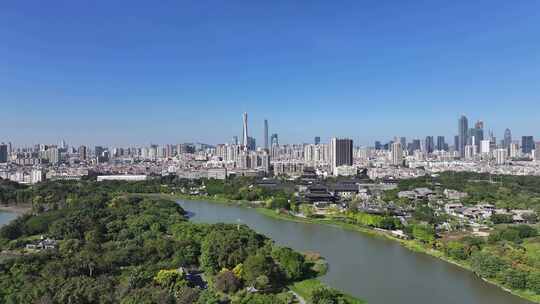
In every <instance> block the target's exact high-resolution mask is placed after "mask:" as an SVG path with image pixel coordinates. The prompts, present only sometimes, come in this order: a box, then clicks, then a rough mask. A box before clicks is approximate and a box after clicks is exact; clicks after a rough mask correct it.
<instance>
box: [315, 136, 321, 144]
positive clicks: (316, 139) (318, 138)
mask: <svg viewBox="0 0 540 304" xmlns="http://www.w3.org/2000/svg"><path fill="white" fill-rule="evenodd" d="M314 142H315V144H316V145H318V144H320V143H321V138H320V137H319V136H315V140H314Z"/></svg>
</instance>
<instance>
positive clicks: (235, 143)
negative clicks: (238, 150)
mask: <svg viewBox="0 0 540 304" xmlns="http://www.w3.org/2000/svg"><path fill="white" fill-rule="evenodd" d="M232 143H233V145H238V136H233V137H232Z"/></svg>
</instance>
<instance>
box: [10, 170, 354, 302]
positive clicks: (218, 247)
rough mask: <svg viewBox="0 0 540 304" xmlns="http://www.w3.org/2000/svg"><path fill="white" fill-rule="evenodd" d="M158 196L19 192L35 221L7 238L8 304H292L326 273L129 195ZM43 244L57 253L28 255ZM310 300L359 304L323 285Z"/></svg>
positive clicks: (300, 257)
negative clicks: (297, 291)
mask: <svg viewBox="0 0 540 304" xmlns="http://www.w3.org/2000/svg"><path fill="white" fill-rule="evenodd" d="M154 186H155V185H142V187H140V185H137V184H133V183H96V182H93V181H80V182H47V183H43V184H39V185H36V186H33V187H22V188H17V189H14V190H13V191H24V196H19V199H24V200H27V199H31V200H32V204H33V209H34V213H33V214H32V215H30V214H28V215H23V216H21V217H19V218H17V219H16V220H14V221H12V222H11V223H9V224H8V225H5V226H3V227H2V228H0V249H1V250H2V260H1V262H0V303H83V304H84V303H124V304H128V303H186V304H187V303H201V304H202V303H242V304H243V303H255V304H257V303H260V304H266V303H268V304H270V303H278V304H279V303H283V304H289V303H295V302H296V300H297V299H295V297H294V296H293V294H291V293H290V292H288V286H292V285H294V283H296V282H301V281H305V280H307V279H314V278H316V277H317V276H318V275H320V274H321V273H323V272H324V267H320V264H321V262H320V257H316V256H315V257H314V255H310V254H301V253H298V252H296V251H294V250H292V249H290V248H285V247H280V246H277V245H276V244H274V243H273V242H272V241H271V240H270V239H268V238H266V237H265V236H263V235H260V234H257V233H256V232H254V231H253V230H251V229H249V228H248V227H247V226H245V225H231V224H215V225H207V224H195V223H191V222H189V221H188V220H187V219H186V218H185V216H184V215H185V211H184V210H183V209H182V208H181V207H180V206H179V205H178V204H176V203H175V202H174V201H171V200H167V199H163V198H161V197H155V196H150V195H136V194H128V193H129V192H146V193H156V192H154V191H141V189H142V190H155V188H153V187H154ZM126 189H127V190H128V191H126ZM158 193H159V192H158ZM19 195H20V194H19ZM13 197H15V198H16V197H17V195H15V196H13ZM19 202H20V201H19ZM42 236H45V237H46V238H47V240H48V239H50V240H51V241H50V242H51V243H50V244H52V245H49V246H51V247H50V248H48V249H35V248H29V247H28V246H27V245H28V244H36V243H37V242H40V240H42ZM308 297H309V301H310V303H313V304H322V303H336V304H337V303H358V302H353V299H352V298H350V297H349V296H346V295H343V294H342V293H340V292H338V291H336V290H333V289H330V288H327V287H325V286H323V285H320V284H319V285H317V286H315V288H312V289H311V290H310V292H309V294H308Z"/></svg>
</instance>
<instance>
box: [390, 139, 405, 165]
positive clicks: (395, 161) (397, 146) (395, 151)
mask: <svg viewBox="0 0 540 304" xmlns="http://www.w3.org/2000/svg"><path fill="white" fill-rule="evenodd" d="M402 163H403V150H402V148H401V142H394V143H392V165H394V166H400V165H401V164H402Z"/></svg>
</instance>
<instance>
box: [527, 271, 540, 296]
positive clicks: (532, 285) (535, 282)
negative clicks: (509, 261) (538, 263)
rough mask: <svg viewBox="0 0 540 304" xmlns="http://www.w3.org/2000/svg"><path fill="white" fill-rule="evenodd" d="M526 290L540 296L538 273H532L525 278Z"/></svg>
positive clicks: (539, 274) (539, 276) (539, 277)
mask: <svg viewBox="0 0 540 304" xmlns="http://www.w3.org/2000/svg"><path fill="white" fill-rule="evenodd" d="M527 288H528V289H530V290H532V291H534V292H536V293H537V294H540V271H533V272H531V273H529V275H528V277H527Z"/></svg>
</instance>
